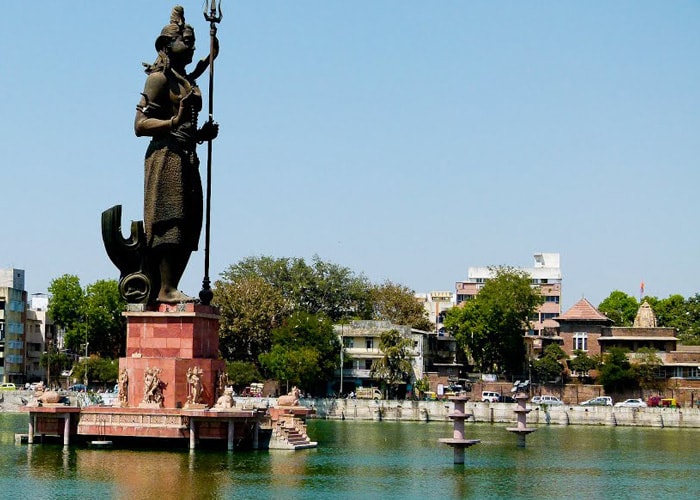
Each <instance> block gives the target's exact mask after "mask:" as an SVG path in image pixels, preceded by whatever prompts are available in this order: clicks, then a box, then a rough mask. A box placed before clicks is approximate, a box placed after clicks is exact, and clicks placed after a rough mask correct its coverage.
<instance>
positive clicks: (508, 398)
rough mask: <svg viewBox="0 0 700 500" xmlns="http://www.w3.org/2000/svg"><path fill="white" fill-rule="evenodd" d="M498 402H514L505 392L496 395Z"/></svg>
mask: <svg viewBox="0 0 700 500" xmlns="http://www.w3.org/2000/svg"><path fill="white" fill-rule="evenodd" d="M498 402H499V403H515V398H512V397H510V396H506V395H505V394H503V395H501V396H499V397H498Z"/></svg>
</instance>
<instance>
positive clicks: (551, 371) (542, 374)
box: [532, 356, 564, 383]
mask: <svg viewBox="0 0 700 500" xmlns="http://www.w3.org/2000/svg"><path fill="white" fill-rule="evenodd" d="M563 369H564V367H563V366H562V365H561V363H559V362H558V361H557V360H556V358H554V357H552V356H544V357H542V358H540V359H537V360H535V361H533V363H532V371H533V372H534V373H535V376H536V377H537V380H539V381H540V382H543V383H544V382H555V381H558V378H559V377H561V375H562V372H563Z"/></svg>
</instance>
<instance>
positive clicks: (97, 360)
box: [73, 355, 119, 385]
mask: <svg viewBox="0 0 700 500" xmlns="http://www.w3.org/2000/svg"><path fill="white" fill-rule="evenodd" d="M86 370H87V375H88V376H87V380H88V383H89V384H99V385H112V384H114V383H116V381H117V378H118V377H119V361H118V360H116V359H114V360H113V359H108V358H101V357H99V356H97V355H92V356H90V357H89V358H88V359H87V360H85V359H83V360H82V361H80V362H79V363H77V364H76V365H75V366H73V378H74V379H75V380H78V381H79V382H81V383H82V382H83V381H84V380H85V371H86Z"/></svg>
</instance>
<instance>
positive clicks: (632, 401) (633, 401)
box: [615, 399, 647, 408]
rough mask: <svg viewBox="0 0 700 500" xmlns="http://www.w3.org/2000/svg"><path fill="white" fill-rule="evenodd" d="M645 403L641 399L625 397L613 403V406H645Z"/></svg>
mask: <svg viewBox="0 0 700 500" xmlns="http://www.w3.org/2000/svg"><path fill="white" fill-rule="evenodd" d="M646 407H647V404H646V403H645V402H644V401H642V400H641V399H626V400H624V401H622V402H620V403H615V408H646Z"/></svg>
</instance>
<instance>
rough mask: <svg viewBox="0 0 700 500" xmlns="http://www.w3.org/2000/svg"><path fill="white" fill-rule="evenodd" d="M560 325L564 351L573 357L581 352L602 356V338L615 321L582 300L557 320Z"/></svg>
mask: <svg viewBox="0 0 700 500" xmlns="http://www.w3.org/2000/svg"><path fill="white" fill-rule="evenodd" d="M555 321H556V322H557V323H559V337H560V338H561V341H562V349H564V352H566V354H568V355H569V356H571V355H572V354H573V352H574V351H576V350H581V351H584V352H586V353H587V354H588V355H589V356H595V355H596V354H601V347H600V344H599V341H600V338H601V337H602V336H603V335H604V334H605V333H606V331H608V330H610V327H611V325H612V324H613V321H612V320H611V319H610V318H608V317H607V316H606V315H605V314H603V313H601V312H600V311H599V310H598V309H596V308H595V307H594V306H593V304H591V303H590V302H588V300H586V299H581V300H579V301H578V302H576V304H574V305H573V306H572V307H571V309H569V310H568V311H566V312H565V313H564V314H562V315H561V316H558V317H556V318H555Z"/></svg>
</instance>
